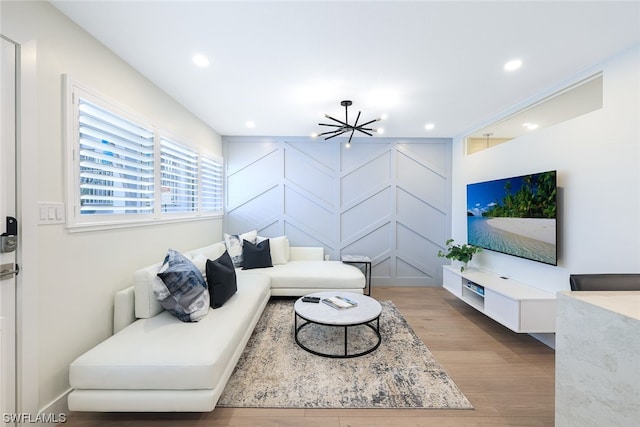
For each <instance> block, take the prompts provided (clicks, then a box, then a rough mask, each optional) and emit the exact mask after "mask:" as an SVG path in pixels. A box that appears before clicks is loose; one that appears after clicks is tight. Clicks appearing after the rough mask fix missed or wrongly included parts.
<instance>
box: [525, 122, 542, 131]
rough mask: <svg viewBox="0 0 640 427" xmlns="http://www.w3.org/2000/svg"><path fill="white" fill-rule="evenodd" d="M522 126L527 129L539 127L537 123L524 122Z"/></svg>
mask: <svg viewBox="0 0 640 427" xmlns="http://www.w3.org/2000/svg"><path fill="white" fill-rule="evenodd" d="M522 126H523V127H525V128H527V129H528V130H536V129H538V127H539V125H538V124H537V123H524V124H523V125H522Z"/></svg>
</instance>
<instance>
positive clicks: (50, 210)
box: [38, 202, 65, 224]
mask: <svg viewBox="0 0 640 427" xmlns="http://www.w3.org/2000/svg"><path fill="white" fill-rule="evenodd" d="M64 218H65V211H64V203H62V202H39V203H38V220H39V221H38V224H64Z"/></svg>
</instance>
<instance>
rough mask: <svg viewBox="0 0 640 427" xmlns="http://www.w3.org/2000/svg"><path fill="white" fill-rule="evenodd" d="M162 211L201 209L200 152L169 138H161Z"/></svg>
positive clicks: (192, 210) (194, 210) (193, 210)
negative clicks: (199, 184) (199, 196)
mask: <svg viewBox="0 0 640 427" xmlns="http://www.w3.org/2000/svg"><path fill="white" fill-rule="evenodd" d="M160 164H161V168H160V169H161V172H160V174H161V183H160V185H162V199H161V200H162V212H174V213H176V212H196V211H197V210H198V183H199V182H198V153H197V152H195V151H193V150H191V149H189V148H187V147H185V146H184V145H180V144H178V143H176V142H174V141H171V140H169V139H165V138H161V139H160Z"/></svg>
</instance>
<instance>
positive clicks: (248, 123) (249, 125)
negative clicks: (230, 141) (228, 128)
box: [244, 120, 256, 129]
mask: <svg viewBox="0 0 640 427" xmlns="http://www.w3.org/2000/svg"><path fill="white" fill-rule="evenodd" d="M244 125H245V126H246V127H248V128H250V129H253V128H254V127H256V124H255V122H252V121H251V120H249V121H248V122H246V123H245V124H244Z"/></svg>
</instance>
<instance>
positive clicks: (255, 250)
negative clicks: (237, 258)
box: [242, 239, 273, 270]
mask: <svg viewBox="0 0 640 427" xmlns="http://www.w3.org/2000/svg"><path fill="white" fill-rule="evenodd" d="M242 260H243V261H242V269H243V270H249V269H251V268H265V267H273V264H272V263H271V246H269V239H266V240H263V241H262V242H260V243H258V244H257V245H254V244H253V243H251V242H249V241H247V240H245V241H244V242H243V243H242Z"/></svg>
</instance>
